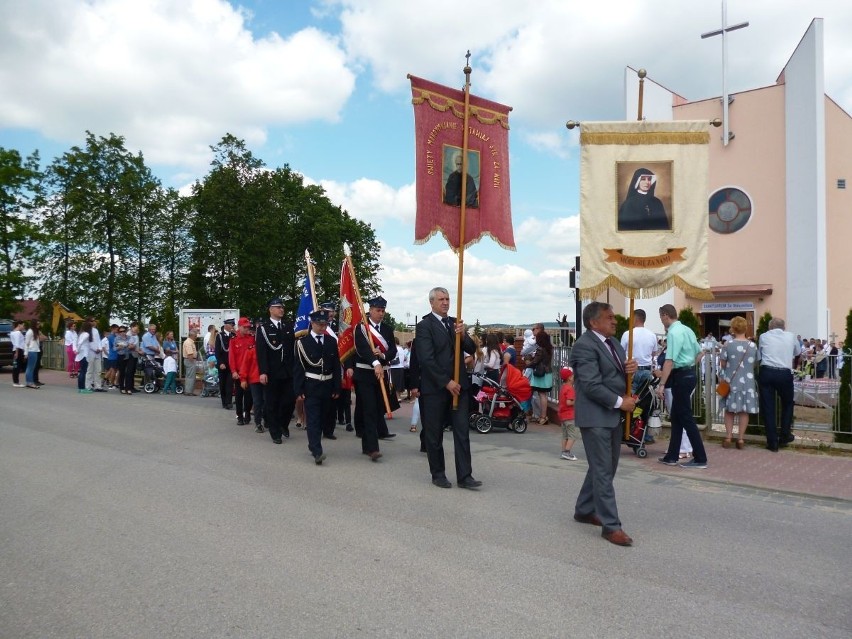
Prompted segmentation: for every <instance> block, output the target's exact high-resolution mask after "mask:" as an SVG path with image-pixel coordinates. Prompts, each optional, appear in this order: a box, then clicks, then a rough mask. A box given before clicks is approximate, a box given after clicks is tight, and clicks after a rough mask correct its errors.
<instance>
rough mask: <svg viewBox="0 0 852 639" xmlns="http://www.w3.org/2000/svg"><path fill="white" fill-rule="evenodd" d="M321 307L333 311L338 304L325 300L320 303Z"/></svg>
mask: <svg viewBox="0 0 852 639" xmlns="http://www.w3.org/2000/svg"><path fill="white" fill-rule="evenodd" d="M320 308H324V309H325V310H327V311H333V310H334V309H335V308H337V304H335V303H334V302H323V303H322V304H320Z"/></svg>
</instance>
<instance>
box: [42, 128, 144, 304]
mask: <svg viewBox="0 0 852 639" xmlns="http://www.w3.org/2000/svg"><path fill="white" fill-rule="evenodd" d="M48 173H49V178H48V180H47V184H48V187H49V190H48V192H46V194H45V198H44V208H43V220H44V228H45V231H46V232H47V233H48V240H49V241H48V242H47V243H46V246H45V250H44V254H43V257H44V260H43V265H44V269H45V270H44V279H43V283H42V287H41V294H42V297H43V298H45V299H49V298H51V297H52V298H54V299H57V298H58V299H59V300H60V301H63V302H64V303H66V304H67V305H68V306H69V307H71V308H72V309H75V310H77V311H78V312H81V313H85V314H92V315H94V316H95V317H98V318H100V319H102V320H109V318H111V317H113V316H119V317H123V318H128V317H131V318H136V319H139V316H140V315H141V313H142V312H147V311H148V310H149V309H148V308H144V309H142V308H140V307H141V306H142V304H140V303H139V300H153V299H155V296H156V293H157V292H156V290H153V287H154V286H155V284H156V276H155V275H151V274H150V273H147V271H146V273H147V276H146V277H143V276H142V272H143V271H145V270H146V269H148V268H149V262H153V260H152V259H150V257H149V255H148V253H146V251H150V252H153V251H154V249H155V248H156V247H155V246H154V245H153V243H151V242H150V238H151V236H152V233H151V232H150V231H149V228H150V226H151V225H153V224H155V223H156V221H155V220H153V219H152V217H151V215H152V211H156V210H157V206H158V192H159V190H160V185H159V182H158V181H157V180H156V178H154V177H153V175H152V174H151V171H150V169H148V167H147V166H145V162H144V159H143V157H142V154H141V153H139V154H135V155H134V154H132V153H130V152H129V151H128V150H127V149H126V148H125V146H124V138H122V137H121V136H117V135H115V134H114V133H111V134H110V135H109V137H97V136H95V135H94V134H93V133H91V132H90V131H87V132H86V143H85V146H84V147H77V146H75V147H72V148H71V150H70V151H68V152H67V153H65V154H63V156H62V157H61V158H59V159H57V160H55V161H54V163H53V164H52V165H51V166H50V167H49V171H48ZM146 240H147V243H146ZM151 268H153V265H151Z"/></svg>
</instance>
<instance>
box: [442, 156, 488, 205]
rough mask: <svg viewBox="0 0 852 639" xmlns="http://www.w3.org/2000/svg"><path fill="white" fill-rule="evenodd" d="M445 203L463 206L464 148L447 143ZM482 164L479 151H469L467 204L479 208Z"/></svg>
mask: <svg viewBox="0 0 852 639" xmlns="http://www.w3.org/2000/svg"><path fill="white" fill-rule="evenodd" d="M442 156H443V175H444V194H443V195H444V197H443V199H444V204H449V205H450V206H461V192H462V188H461V184H462V177H461V176H462V150H461V148H460V147H457V146H453V145H451V144H445V145H444V147H443V153H442ZM480 166H481V164H480V161H479V152H478V151H468V152H467V176H466V177H467V179H466V180H465V181H466V182H467V185H466V188H465V204H466V206H467V207H468V208H471V209H475V208H479V187H478V184H479V177H480V171H479V168H480Z"/></svg>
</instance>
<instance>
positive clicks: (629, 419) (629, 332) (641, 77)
mask: <svg viewBox="0 0 852 639" xmlns="http://www.w3.org/2000/svg"><path fill="white" fill-rule="evenodd" d="M637 75H638V76H639V104H638V106H637V108H636V119H637V120H639V121H640V122H641V121H642V107H643V102H644V98H645V76H646V75H647V72H646V71H645V69H639V71H638V72H637ZM635 304H636V299H635V298H634V297H633V295H632V294H631V295H630V316H629V317H628V318H627V321H628V324H627V359H628V360H631V359H633V312H634V311H635V310H636V308H635ZM627 394H628V395H631V394H633V373H629V374H628V375H627ZM632 421H633V413H627V419H625V420H624V440H625V441H629V440H630V430H631V422H632ZM645 421H646V422H647V421H648V416H647V415H645Z"/></svg>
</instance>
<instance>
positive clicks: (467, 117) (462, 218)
mask: <svg viewBox="0 0 852 639" xmlns="http://www.w3.org/2000/svg"><path fill="white" fill-rule="evenodd" d="M465 58H466V60H467V63H466V64H465V67H464V125H463V126H464V129H463V133H462V166H461V202H460V203H459V272H458V280H457V283H456V290H457V293H456V322H459V321H461V317H462V289H463V282H464V242H465V237H464V227H465V216H466V213H467V147H468V125H469V121H470V73H471V71H472V69H471V68H470V51H468V52H467V55H466V56H465ZM455 336H456V345H455V359H454V362H455V367H454V372H453V380H454V381H455V382H456V384H458V383H459V375H460V373H459V369H460V366H459V362H460V361H461V334H459V333H456V334H455ZM458 404H459V398H458V396H453V409H456V408H457V407H458Z"/></svg>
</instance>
